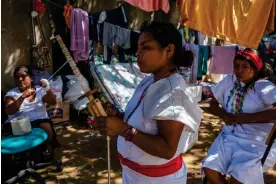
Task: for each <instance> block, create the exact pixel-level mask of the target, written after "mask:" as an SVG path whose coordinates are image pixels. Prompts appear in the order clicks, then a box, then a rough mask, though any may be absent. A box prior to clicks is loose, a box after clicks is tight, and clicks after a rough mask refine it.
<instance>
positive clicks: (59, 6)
mask: <svg viewBox="0 0 276 184" xmlns="http://www.w3.org/2000/svg"><path fill="white" fill-rule="evenodd" d="M44 1H47V2H49V3H51V4H53V5H55V6H56V7H58V8H61V9H64V7H63V6H61V5H59V4H56V3H54V2H52V1H51V0H44ZM84 11H85V10H84ZM86 12H87V11H86ZM88 17H89V18H93V17H92V16H89V15H88Z"/></svg>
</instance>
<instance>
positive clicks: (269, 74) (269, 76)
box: [234, 48, 274, 89]
mask: <svg viewBox="0 0 276 184" xmlns="http://www.w3.org/2000/svg"><path fill="white" fill-rule="evenodd" d="M244 50H245V51H249V52H252V53H254V54H255V55H258V56H259V57H260V54H259V52H258V51H257V50H254V49H250V48H246V49H244ZM236 60H246V61H247V62H248V63H249V64H250V66H251V67H252V68H254V69H255V71H256V74H255V76H254V78H253V79H252V80H251V81H250V82H248V83H246V85H245V87H244V88H245V89H247V88H248V87H249V86H252V87H254V84H255V83H256V82H257V81H258V80H261V79H266V80H269V81H273V78H274V72H273V69H272V67H271V66H270V65H269V64H268V63H264V62H263V67H262V68H261V69H260V70H258V69H257V67H256V65H255V64H254V62H253V61H252V59H251V58H249V57H245V56H244V55H240V54H237V55H236V56H235V58H234V61H236Z"/></svg>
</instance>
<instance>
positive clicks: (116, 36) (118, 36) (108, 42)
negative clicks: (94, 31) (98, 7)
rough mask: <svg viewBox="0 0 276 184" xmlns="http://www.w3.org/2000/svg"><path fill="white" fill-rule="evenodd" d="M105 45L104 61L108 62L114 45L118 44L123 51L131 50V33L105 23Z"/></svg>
mask: <svg viewBox="0 0 276 184" xmlns="http://www.w3.org/2000/svg"><path fill="white" fill-rule="evenodd" d="M103 27H104V28H103V45H104V46H105V48H104V60H107V54H108V52H109V54H110V50H109V51H108V48H109V49H112V48H113V45H114V44H116V45H118V46H119V47H121V48H123V49H129V48H130V45H131V42H130V33H131V31H130V30H129V29H125V28H122V27H119V26H116V25H113V24H110V23H107V22H104V26H103Z"/></svg>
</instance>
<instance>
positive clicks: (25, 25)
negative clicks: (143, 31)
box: [1, 0, 179, 90]
mask: <svg viewBox="0 0 276 184" xmlns="http://www.w3.org/2000/svg"><path fill="white" fill-rule="evenodd" d="M52 1H54V0H52ZM54 2H55V3H63V2H64V1H63V0H58V1H54ZM71 3H72V4H73V6H74V7H80V8H83V9H85V10H86V11H88V12H100V11H104V10H108V9H112V8H116V7H118V6H119V5H120V4H123V5H124V7H125V9H126V15H127V19H128V24H129V28H131V29H139V27H140V25H141V24H142V23H143V22H144V21H145V20H151V19H152V20H157V21H164V22H172V23H174V24H175V25H176V24H177V23H178V17H179V16H178V11H177V9H176V5H175V2H174V1H173V2H170V5H171V9H170V12H169V13H168V14H165V13H164V12H162V11H161V10H159V11H157V12H154V13H149V12H145V11H143V10H141V9H139V8H136V7H133V6H131V5H129V4H128V3H125V2H123V1H121V0H73V1H71ZM1 7H2V9H1V17H2V20H1V36H2V37H1V46H2V47H1V54H2V55H1V89H4V90H7V89H9V88H11V87H13V86H14V83H13V78H12V74H13V70H14V68H15V67H16V66H18V65H20V64H30V56H31V55H30V48H31V44H32V23H31V16H30V13H31V11H32V1H31V0H24V1H22V0H2V1H1ZM40 18H41V22H42V26H43V30H44V34H45V37H46V39H47V38H50V35H51V29H50V27H49V21H48V18H47V15H41V16H40ZM47 45H48V46H49V49H50V50H51V41H50V40H49V39H47Z"/></svg>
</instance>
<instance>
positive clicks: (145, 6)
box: [125, 0, 170, 13]
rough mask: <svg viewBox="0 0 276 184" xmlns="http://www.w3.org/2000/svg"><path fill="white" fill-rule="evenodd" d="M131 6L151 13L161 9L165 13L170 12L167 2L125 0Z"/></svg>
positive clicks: (163, 0)
mask: <svg viewBox="0 0 276 184" xmlns="http://www.w3.org/2000/svg"><path fill="white" fill-rule="evenodd" d="M125 1H126V2H128V3H129V4H131V5H132V6H136V7H138V8H140V9H142V10H144V11H147V12H152V11H157V10H159V9H162V10H163V11H164V12H165V13H168V12H169V10H170V4H169V0H125Z"/></svg>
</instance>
